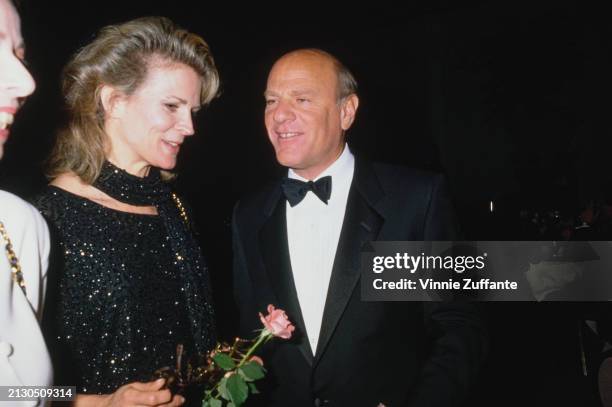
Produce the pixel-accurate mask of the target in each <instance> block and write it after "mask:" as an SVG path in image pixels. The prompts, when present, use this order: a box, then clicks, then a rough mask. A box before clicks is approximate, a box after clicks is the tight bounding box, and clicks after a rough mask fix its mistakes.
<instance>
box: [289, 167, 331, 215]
mask: <svg viewBox="0 0 612 407" xmlns="http://www.w3.org/2000/svg"><path fill="white" fill-rule="evenodd" d="M281 187H282V188H283V192H284V193H285V197H286V198H287V201H288V202H289V205H291V206H292V207H293V206H295V205H297V204H299V203H300V202H302V199H304V197H305V196H306V194H307V193H308V191H312V192H314V194H315V195H316V196H318V197H319V199H320V200H321V201H323V202H324V203H325V204H327V201H329V197H330V196H331V187H332V178H331V176H329V175H328V176H326V177H323V178H320V179H318V180H316V181H315V182H312V181H308V182H303V181H300V180H297V179H293V178H283V182H282V184H281Z"/></svg>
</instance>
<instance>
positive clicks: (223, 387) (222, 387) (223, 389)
mask: <svg viewBox="0 0 612 407" xmlns="http://www.w3.org/2000/svg"><path fill="white" fill-rule="evenodd" d="M219 394H221V397H223V398H224V399H225V400H230V395H229V391H228V390H227V377H224V378H222V379H221V380H220V381H219Z"/></svg>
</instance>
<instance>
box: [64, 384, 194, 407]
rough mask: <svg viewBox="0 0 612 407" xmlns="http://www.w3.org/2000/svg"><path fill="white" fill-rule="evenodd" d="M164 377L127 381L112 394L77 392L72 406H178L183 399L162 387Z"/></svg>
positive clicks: (181, 403)
mask: <svg viewBox="0 0 612 407" xmlns="http://www.w3.org/2000/svg"><path fill="white" fill-rule="evenodd" d="M165 382H166V381H165V379H157V380H155V381H153V382H147V383H140V382H134V383H128V384H126V385H123V386H121V387H119V388H118V389H117V390H116V391H115V392H114V393H112V394H104V395H88V394H79V395H78V396H77V397H76V400H75V403H74V407H79V406H83V407H85V406H86V407H91V406H96V407H142V406H147V407H178V406H181V405H183V403H184V402H185V399H184V398H183V397H182V396H180V395H178V394H177V395H174V396H173V395H172V393H171V392H170V390H168V389H162V387H163V386H164V383H165Z"/></svg>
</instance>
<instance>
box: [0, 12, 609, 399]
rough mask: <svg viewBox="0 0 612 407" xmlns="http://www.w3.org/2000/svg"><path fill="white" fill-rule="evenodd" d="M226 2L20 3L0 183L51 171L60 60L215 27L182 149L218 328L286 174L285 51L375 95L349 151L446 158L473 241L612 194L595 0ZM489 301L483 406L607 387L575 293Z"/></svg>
mask: <svg viewBox="0 0 612 407" xmlns="http://www.w3.org/2000/svg"><path fill="white" fill-rule="evenodd" d="M227 3H228V4H221V5H219V4H216V5H213V4H209V2H204V1H171V2H163V3H162V2H141V1H127V0H124V1H121V2H120V1H104V2H76V1H75V2H72V1H63V2H45V1H43V2H38V1H30V2H27V3H26V4H24V5H23V7H22V24H23V32H24V36H25V39H26V44H27V48H28V51H27V54H28V55H27V58H28V60H29V63H30V69H31V71H32V73H33V76H34V77H35V79H36V81H37V85H38V89H37V91H36V93H35V94H34V95H33V96H32V97H31V98H30V99H29V101H28V103H27V104H26V105H25V106H24V108H23V109H22V112H21V113H20V115H19V117H18V120H17V123H16V124H15V126H14V130H13V131H12V132H11V134H12V135H11V140H10V141H9V142H8V143H7V146H6V152H7V154H5V157H4V159H3V160H2V163H1V164H0V187H2V188H3V189H7V190H10V191H13V192H16V193H18V194H20V195H23V196H26V197H28V196H32V195H33V194H35V193H36V191H37V190H39V189H40V188H41V187H42V186H43V185H44V184H45V182H46V181H45V179H44V177H43V175H42V169H41V168H42V162H43V161H44V159H45V157H46V155H47V154H48V152H49V149H50V147H51V145H52V143H53V138H54V133H55V131H56V129H57V128H58V127H59V126H60V125H61V124H62V122H63V118H64V113H63V111H62V98H61V95H60V92H59V83H60V72H61V68H62V66H63V65H64V64H65V62H66V61H67V59H68V58H69V56H70V54H72V53H73V52H74V51H75V50H76V49H78V48H79V47H80V46H83V45H84V44H86V43H88V42H89V41H91V40H92V39H93V36H94V35H95V32H96V31H97V30H98V29H99V28H100V27H102V26H103V25H106V24H112V23H118V22H122V21H125V20H128V19H131V18H135V17H139V16H143V15H164V16H167V17H170V18H171V19H173V20H174V21H175V22H177V23H179V24H180V25H183V26H184V27H185V28H187V29H189V30H191V31H194V32H196V33H198V34H200V35H202V36H203V37H204V38H205V39H206V41H207V42H208V43H209V44H210V46H211V48H212V51H213V54H214V56H215V60H216V62H217V65H218V68H219V71H220V74H221V78H222V95H221V97H220V98H218V99H217V100H215V101H214V102H213V103H212V104H211V106H210V108H209V109H207V110H206V111H204V112H203V113H201V114H200V115H199V117H198V120H197V134H196V136H195V137H191V138H190V139H189V140H188V141H187V142H186V143H185V145H184V146H183V151H182V152H181V158H180V164H179V166H178V173H179V174H180V175H179V178H178V180H177V186H176V187H177V190H178V191H179V192H180V193H181V194H182V195H183V196H184V197H185V198H186V200H187V201H189V202H190V204H191V206H192V207H193V209H194V216H195V217H196V219H197V223H198V224H199V227H200V232H201V236H200V238H201V241H202V246H203V248H204V251H205V253H206V254H207V258H208V259H209V263H210V266H211V271H212V277H213V285H214V287H213V288H214V289H215V297H216V302H217V304H218V305H217V308H218V311H219V320H220V322H219V325H220V329H221V333H222V335H224V336H226V337H229V336H231V335H232V332H233V327H234V323H235V314H234V310H233V307H232V303H231V293H230V290H229V289H228V287H229V285H230V284H231V242H230V240H231V233H230V229H229V222H230V218H231V210H232V207H233V204H234V203H235V201H236V200H237V199H238V198H239V197H240V196H241V195H243V194H245V193H248V192H249V191H251V190H253V189H255V188H257V186H259V185H261V184H263V183H265V182H266V181H268V180H269V179H271V178H272V177H274V176H275V175H277V174H278V173H279V171H280V169H279V168H278V167H277V166H276V164H275V159H274V154H273V151H272V148H271V147H270V146H269V144H268V142H267V138H266V135H265V130H264V126H263V107H264V104H263V96H262V93H263V91H264V89H265V81H266V75H267V72H268V70H269V68H270V66H271V65H272V63H273V61H274V60H275V59H276V58H278V57H279V56H280V55H282V54H283V53H284V52H286V51H289V50H292V49H295V48H300V47H317V48H323V49H325V50H327V51H329V52H331V53H332V54H334V55H336V56H337V57H338V58H339V59H340V60H342V61H343V62H344V63H345V64H346V65H347V66H348V67H349V68H350V69H351V70H352V71H353V73H354V74H355V76H356V78H357V80H358V82H359V84H360V90H359V95H360V98H361V104H360V109H359V112H358V117H357V120H356V122H355V124H354V126H353V128H352V129H351V131H350V133H349V141H350V143H351V146H352V148H353V149H354V150H355V151H359V152H362V153H364V154H366V155H368V156H370V158H373V159H376V160H382V161H388V162H394V163H400V164H404V165H408V166H412V167H418V168H424V169H430V170H435V171H440V172H444V173H445V174H446V175H447V177H448V179H449V181H450V185H451V188H452V193H453V198H454V203H455V207H456V208H457V214H458V217H459V220H460V222H461V225H462V228H463V231H464V234H465V236H466V237H468V238H470V239H479V240H485V239H491V240H493V239H498V240H512V239H533V238H534V237H535V238H537V237H538V235H537V232H536V234H534V231H533V230H532V228H531V229H530V228H529V225H530V222H529V219H530V216H531V214H533V213H535V212H538V213H550V212H551V211H553V212H554V211H556V212H555V213H558V214H561V215H560V216H563V217H565V218H568V219H572V218H575V217H576V216H577V215H578V214H579V213H580V211H581V210H582V209H584V207H585V205H587V204H588V203H589V202H593V201H598V202H607V201H608V200H609V198H610V196H612V188H610V184H611V183H612V171H610V166H609V159H610V157H609V155H610V149H609V147H608V144H609V143H607V139H608V137H609V133H610V123H609V120H608V118H609V117H610V115H609V114H608V109H609V108H610V103H609V95H610V88H611V87H610V77H609V75H610V72H611V69H610V68H611V66H610V63H609V61H608V59H609V58H610V43H611V39H612V37H611V35H610V34H611V32H610V31H611V29H610V26H609V24H608V21H607V18H606V15H605V13H604V12H603V10H601V9H598V8H597V7H595V6H594V3H590V2H581V3H578V2H562V1H561V2H560V1H529V2H527V1H495V2H492V1H476V0H470V1H460V2H459V1H454V2H453V1H450V0H449V1H431V2H410V3H407V4H404V5H403V6H402V7H401V8H400V7H399V6H390V5H385V4H383V3H380V2H374V4H370V5H368V6H356V5H355V4H338V5H336V6H335V7H334V8H333V9H332V7H331V6H330V4H331V3H330V4H324V5H317V4H315V3H306V4H298V3H281V4H270V3H262V5H261V6H252V5H251V6H242V5H239V4H238V3H233V2H232V3H231V4H230V2H227ZM491 201H493V202H494V211H493V212H491V211H490V209H489V208H490V202H491ZM526 214H527V215H526ZM555 216H556V215H555ZM532 223H533V222H531V224H532ZM488 306H489V309H488V311H487V312H488V313H489V314H490V317H491V326H492V328H491V337H492V342H491V357H490V358H489V361H488V362H487V363H488V364H487V367H486V369H485V373H484V375H483V379H482V382H481V385H480V386H478V389H479V390H478V392H476V393H475V395H474V398H473V400H472V403H471V404H474V405H568V406H569V405H587V404H588V402H587V400H589V398H590V397H591V396H589V394H594V390H593V389H592V388H591V387H589V386H590V383H589V380H588V379H589V378H586V379H585V378H584V377H583V376H582V373H581V369H580V363H579V362H580V359H579V346H578V343H577V326H578V325H577V322H576V320H575V319H574V318H573V317H572V316H571V314H572V313H573V312H574V309H573V308H572V307H571V304H570V305H567V304H552V305H551V304H490V305H488Z"/></svg>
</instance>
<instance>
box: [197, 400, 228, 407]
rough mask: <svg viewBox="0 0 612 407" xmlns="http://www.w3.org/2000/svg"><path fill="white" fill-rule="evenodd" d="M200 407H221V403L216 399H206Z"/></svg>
mask: <svg viewBox="0 0 612 407" xmlns="http://www.w3.org/2000/svg"><path fill="white" fill-rule="evenodd" d="M202 407H223V402H222V401H221V400H217V399H208V400H204V401H203V402H202Z"/></svg>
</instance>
